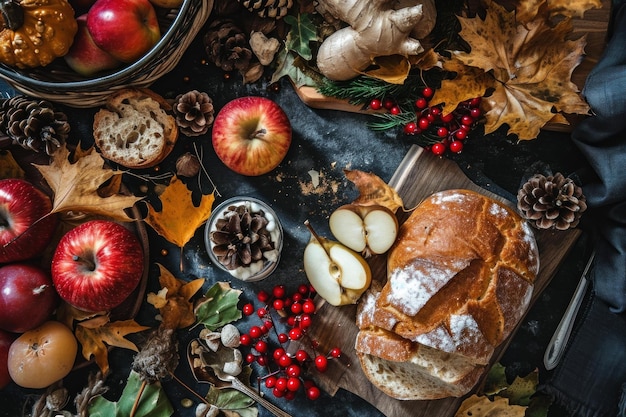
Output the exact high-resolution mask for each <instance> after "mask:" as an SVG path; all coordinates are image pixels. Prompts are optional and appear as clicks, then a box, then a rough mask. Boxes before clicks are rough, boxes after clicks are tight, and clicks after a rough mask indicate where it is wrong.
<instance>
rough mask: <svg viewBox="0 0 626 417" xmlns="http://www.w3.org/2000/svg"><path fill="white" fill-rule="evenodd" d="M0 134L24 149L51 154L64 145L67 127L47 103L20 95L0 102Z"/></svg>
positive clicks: (66, 123)
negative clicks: (0, 104) (0, 103)
mask: <svg viewBox="0 0 626 417" xmlns="http://www.w3.org/2000/svg"><path fill="white" fill-rule="evenodd" d="M0 131H2V132H3V133H5V134H6V135H7V136H9V137H10V138H11V139H12V140H13V142H14V143H17V144H19V145H20V146H22V147H23V148H25V149H29V150H33V151H35V152H42V151H43V152H45V153H47V154H48V155H52V154H53V153H54V151H56V150H57V149H58V148H59V147H61V146H62V145H63V144H64V143H65V140H66V139H67V136H68V134H69V132H70V125H69V123H68V122H67V116H66V115H65V113H63V112H60V111H56V110H55V109H54V107H53V106H52V104H51V103H49V102H48V101H45V100H38V99H32V98H29V97H26V96H21V95H19V96H15V97H11V98H9V99H6V100H5V101H4V102H2V107H0Z"/></svg>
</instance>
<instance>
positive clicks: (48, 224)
mask: <svg viewBox="0 0 626 417" xmlns="http://www.w3.org/2000/svg"><path fill="white" fill-rule="evenodd" d="M51 209H52V202H51V201H50V198H48V196H47V195H45V194H44V193H43V192H42V191H41V190H39V189H38V188H37V187H35V186H34V185H33V184H31V183H30V182H28V181H26V180H22V179H13V178H11V179H4V180H0V264H2V263H7V262H15V261H21V260H25V259H30V258H34V257H35V256H38V255H40V254H41V252H42V251H43V250H44V249H45V248H46V246H48V244H49V243H50V241H51V240H52V235H53V233H54V230H55V229H56V225H57V217H56V216H55V215H51V216H48V217H44V216H46V215H47V214H48V213H49V212H50V210H51Z"/></svg>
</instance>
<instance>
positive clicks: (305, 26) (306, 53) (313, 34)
mask: <svg viewBox="0 0 626 417" xmlns="http://www.w3.org/2000/svg"><path fill="white" fill-rule="evenodd" d="M283 20H284V21H285V23H287V24H288V25H290V26H291V30H290V31H289V33H288V34H287V39H286V44H287V49H289V50H291V51H294V52H295V53H297V54H298V55H300V56H301V57H302V58H304V59H306V60H307V61H309V60H311V59H312V58H313V52H312V51H311V45H310V43H311V42H312V41H315V40H317V39H318V37H317V28H316V26H315V24H314V23H313V21H312V20H311V17H310V16H309V14H308V13H303V14H300V15H298V16H291V15H287V16H285V17H284V18H283Z"/></svg>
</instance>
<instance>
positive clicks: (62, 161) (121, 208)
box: [35, 147, 141, 221]
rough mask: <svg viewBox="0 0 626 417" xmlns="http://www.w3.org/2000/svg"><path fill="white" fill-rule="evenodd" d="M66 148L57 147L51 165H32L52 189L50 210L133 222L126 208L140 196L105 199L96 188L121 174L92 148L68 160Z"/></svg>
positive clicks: (120, 196) (116, 195)
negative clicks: (73, 160) (106, 164)
mask: <svg viewBox="0 0 626 417" xmlns="http://www.w3.org/2000/svg"><path fill="white" fill-rule="evenodd" d="M69 157H70V152H69V150H68V149H67V147H62V148H59V149H58V150H57V151H56V152H55V153H54V155H53V156H52V162H51V163H50V165H35V167H36V168H37V169H38V170H39V172H41V175H42V176H43V177H44V179H45V180H46V182H47V183H48V185H49V186H50V188H51V189H52V191H53V192H54V198H53V205H52V213H59V212H65V211H74V212H82V213H89V214H94V215H101V216H106V217H110V218H112V219H114V220H118V221H132V220H134V219H132V218H131V217H130V216H129V215H128V214H127V213H126V211H125V210H126V209H128V208H131V207H133V206H134V205H135V203H136V202H137V201H139V200H141V198H140V197H135V196H132V195H131V196H127V195H121V194H115V195H112V196H109V197H106V198H103V197H101V196H100V195H99V193H98V190H99V189H100V187H101V186H102V184H104V183H105V182H107V181H108V180H109V179H110V178H111V177H113V176H114V175H117V174H120V172H119V171H115V170H113V169H110V168H108V167H106V166H105V161H104V159H102V157H101V156H100V154H99V153H97V152H95V151H94V149H93V148H91V149H90V150H88V151H86V152H84V153H82V154H81V155H79V157H78V158H77V159H76V161H75V162H71V161H70V159H69Z"/></svg>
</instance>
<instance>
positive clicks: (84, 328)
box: [74, 316, 150, 375]
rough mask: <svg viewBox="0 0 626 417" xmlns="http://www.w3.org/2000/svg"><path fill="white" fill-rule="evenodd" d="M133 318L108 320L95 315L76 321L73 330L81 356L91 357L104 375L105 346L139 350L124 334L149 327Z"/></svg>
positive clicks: (105, 372)
mask: <svg viewBox="0 0 626 417" xmlns="http://www.w3.org/2000/svg"><path fill="white" fill-rule="evenodd" d="M149 328H150V327H148V326H141V325H139V324H138V323H137V322H136V321H135V320H132V319H131V320H122V321H115V322H109V320H108V316H96V317H95V318H93V319H90V320H87V321H83V322H80V323H78V325H77V326H76V329H75V331H74V333H75V335H76V339H78V341H79V342H80V344H81V346H82V354H83V357H84V358H85V359H87V360H89V359H91V357H92V356H93V358H94V359H95V361H96V364H98V367H99V368H100V370H101V371H102V373H103V374H104V375H106V374H107V373H108V371H109V350H108V348H107V346H114V347H120V348H124V349H130V350H133V351H135V352H137V351H139V349H137V346H135V344H134V343H133V342H131V341H130V340H128V339H126V338H125V337H124V336H126V335H128V334H132V333H138V332H142V331H144V330H147V329H149Z"/></svg>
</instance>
